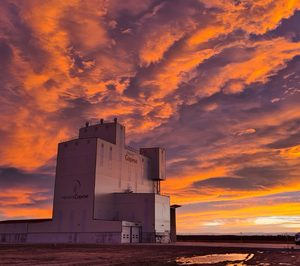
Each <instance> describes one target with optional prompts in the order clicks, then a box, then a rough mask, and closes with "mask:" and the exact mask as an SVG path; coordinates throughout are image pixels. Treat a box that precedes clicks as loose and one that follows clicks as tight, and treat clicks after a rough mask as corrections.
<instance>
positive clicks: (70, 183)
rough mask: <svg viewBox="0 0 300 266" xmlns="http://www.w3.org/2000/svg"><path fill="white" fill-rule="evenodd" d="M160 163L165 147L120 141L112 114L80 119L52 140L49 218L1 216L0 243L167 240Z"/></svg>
mask: <svg viewBox="0 0 300 266" xmlns="http://www.w3.org/2000/svg"><path fill="white" fill-rule="evenodd" d="M165 169H166V162H165V150H164V149H163V148H159V147H155V148H141V149H139V150H136V149H133V148H131V147H129V146H126V144H125V127H124V126H123V125H121V124H120V123H118V121H117V119H116V118H115V119H114V121H113V122H104V121H103V119H101V120H100V121H99V123H96V124H89V123H86V125H85V126H84V127H82V128H80V129H79V136H78V138H75V139H72V140H69V141H65V142H61V143H59V144H58V154H57V166H56V177H55V187H54V200H53V217H52V219H32V220H10V221H1V222H0V243H138V242H165V243H167V242H170V241H171V240H172V239H173V238H174V237H171V236H172V230H173V231H174V230H175V231H174V232H176V227H175V226H174V225H175V216H174V208H171V209H170V198H169V197H168V196H165V195H162V194H161V193H160V183H161V181H164V180H165V179H166V170H165ZM170 212H171V213H173V215H172V219H171V216H170ZM174 232H173V235H174Z"/></svg>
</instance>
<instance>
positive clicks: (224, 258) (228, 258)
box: [176, 253, 254, 266]
mask: <svg viewBox="0 0 300 266" xmlns="http://www.w3.org/2000/svg"><path fill="white" fill-rule="evenodd" d="M253 256H254V254H248V253H246V254H238V253H230V254H228V253H227V254H211V255H205V256H194V257H180V258H177V259H176V262H177V263H179V264H181V265H193V264H214V263H220V262H228V264H227V266H242V265H246V264H244V262H246V261H248V260H250V259H251V258H253ZM232 262H235V263H232Z"/></svg>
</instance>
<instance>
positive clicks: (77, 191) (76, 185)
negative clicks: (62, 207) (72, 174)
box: [62, 179, 89, 199]
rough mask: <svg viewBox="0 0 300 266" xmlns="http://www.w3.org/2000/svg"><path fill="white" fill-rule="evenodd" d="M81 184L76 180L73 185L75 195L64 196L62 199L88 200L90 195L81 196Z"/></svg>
mask: <svg viewBox="0 0 300 266" xmlns="http://www.w3.org/2000/svg"><path fill="white" fill-rule="evenodd" d="M80 190H81V183H80V181H79V180H78V179H76V180H74V184H73V195H70V196H62V199H86V198H88V196H89V195H87V194H80Z"/></svg>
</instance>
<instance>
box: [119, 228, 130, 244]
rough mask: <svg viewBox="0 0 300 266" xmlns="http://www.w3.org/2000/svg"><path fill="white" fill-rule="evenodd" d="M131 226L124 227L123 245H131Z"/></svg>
mask: <svg viewBox="0 0 300 266" xmlns="http://www.w3.org/2000/svg"><path fill="white" fill-rule="evenodd" d="M130 231H131V230H130V226H122V235H121V243H130Z"/></svg>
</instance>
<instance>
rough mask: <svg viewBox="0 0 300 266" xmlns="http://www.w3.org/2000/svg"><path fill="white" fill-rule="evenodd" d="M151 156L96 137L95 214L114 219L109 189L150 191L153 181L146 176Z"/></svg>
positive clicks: (111, 191)
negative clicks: (148, 156)
mask: <svg viewBox="0 0 300 266" xmlns="http://www.w3.org/2000/svg"><path fill="white" fill-rule="evenodd" d="M150 171H151V169H150V160H149V159H148V158H147V157H145V156H142V155H140V154H139V153H138V152H137V151H134V150H130V149H128V148H125V147H124V143H123V142H122V141H120V142H119V144H117V145H114V144H112V143H109V142H107V141H104V140H101V139H98V140H97V159H96V177H95V202H94V218H95V219H103V220H114V219H116V217H115V211H114V208H115V205H114V202H113V195H112V193H118V192H125V191H132V192H133V193H153V192H154V190H155V189H154V186H155V184H154V182H153V181H152V180H150V178H149V172H150Z"/></svg>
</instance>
